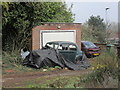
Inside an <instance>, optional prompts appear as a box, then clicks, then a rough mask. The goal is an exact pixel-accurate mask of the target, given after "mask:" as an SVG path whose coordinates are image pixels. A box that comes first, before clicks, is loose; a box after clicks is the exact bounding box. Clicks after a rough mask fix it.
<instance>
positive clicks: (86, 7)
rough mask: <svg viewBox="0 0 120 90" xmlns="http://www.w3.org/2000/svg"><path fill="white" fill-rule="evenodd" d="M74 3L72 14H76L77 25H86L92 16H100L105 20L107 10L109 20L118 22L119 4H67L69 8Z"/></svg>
mask: <svg viewBox="0 0 120 90" xmlns="http://www.w3.org/2000/svg"><path fill="white" fill-rule="evenodd" d="M71 3H73V8H72V12H73V13H74V14H75V22H76V23H85V22H86V21H87V20H88V19H89V17H90V16H92V15H93V16H97V15H100V16H101V18H103V19H104V20H106V19H105V15H106V13H105V8H106V7H109V8H110V9H109V10H107V20H108V21H109V22H118V2H67V5H68V7H69V6H70V5H71Z"/></svg>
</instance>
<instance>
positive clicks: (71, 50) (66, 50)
mask: <svg viewBox="0 0 120 90" xmlns="http://www.w3.org/2000/svg"><path fill="white" fill-rule="evenodd" d="M44 48H54V49H56V50H58V51H59V53H60V54H62V55H63V57H64V58H65V59H68V60H70V61H72V62H73V63H77V60H78V59H79V60H82V59H87V57H86V56H85V54H84V52H82V51H81V50H80V49H79V48H78V46H77V44H75V43H73V42H67V41H54V42H48V43H46V45H45V47H44ZM83 57H84V58H83ZM79 60H78V61H79Z"/></svg>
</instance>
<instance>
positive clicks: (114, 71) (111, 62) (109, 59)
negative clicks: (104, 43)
mask: <svg viewBox="0 0 120 90" xmlns="http://www.w3.org/2000/svg"><path fill="white" fill-rule="evenodd" d="M95 62H96V63H93V64H91V69H92V71H93V72H92V73H91V74H88V75H86V76H84V77H81V79H80V82H79V83H84V84H83V85H84V87H90V88H95V87H98V88H99V87H102V88H109V87H111V88H115V87H116V88H117V87H118V75H119V73H118V59H117V56H116V53H115V52H114V53H113V54H112V55H111V54H109V53H108V52H105V53H102V54H101V55H100V56H99V57H96V58H95ZM79 83H78V84H79Z"/></svg>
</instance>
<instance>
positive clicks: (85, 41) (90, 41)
mask: <svg viewBox="0 0 120 90" xmlns="http://www.w3.org/2000/svg"><path fill="white" fill-rule="evenodd" d="M81 42H83V43H84V42H91V41H81Z"/></svg>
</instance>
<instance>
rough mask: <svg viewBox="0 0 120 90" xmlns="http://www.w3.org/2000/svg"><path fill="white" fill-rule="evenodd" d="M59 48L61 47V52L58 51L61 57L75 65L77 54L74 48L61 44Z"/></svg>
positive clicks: (70, 45)
mask: <svg viewBox="0 0 120 90" xmlns="http://www.w3.org/2000/svg"><path fill="white" fill-rule="evenodd" d="M60 46H61V47H62V50H59V52H60V53H61V54H62V55H63V57H64V58H65V59H68V60H70V61H72V62H73V63H75V57H76V53H77V49H76V46H75V45H73V44H62V45H60Z"/></svg>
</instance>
